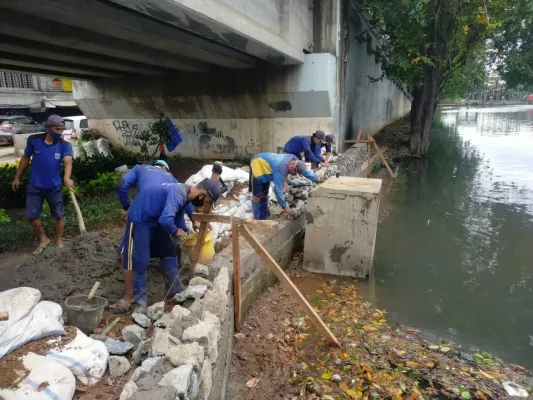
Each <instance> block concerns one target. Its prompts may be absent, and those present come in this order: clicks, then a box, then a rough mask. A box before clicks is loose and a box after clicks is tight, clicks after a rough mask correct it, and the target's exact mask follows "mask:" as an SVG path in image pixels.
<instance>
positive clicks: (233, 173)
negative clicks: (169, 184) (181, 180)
mask: <svg viewBox="0 0 533 400" xmlns="http://www.w3.org/2000/svg"><path fill="white" fill-rule="evenodd" d="M212 173H213V164H210V165H204V166H203V167H202V169H201V170H200V171H198V172H197V173H196V174H194V175H192V176H190V177H189V179H187V180H186V181H185V184H187V185H197V184H198V183H200V182H201V181H203V180H204V179H207V178H211V174H212ZM249 176H250V174H249V173H248V172H246V171H244V170H242V169H240V168H237V169H233V168H229V167H225V166H222V175H220V177H221V178H222V180H223V181H224V182H226V183H229V182H233V181H237V180H239V181H246V182H248V178H249Z"/></svg>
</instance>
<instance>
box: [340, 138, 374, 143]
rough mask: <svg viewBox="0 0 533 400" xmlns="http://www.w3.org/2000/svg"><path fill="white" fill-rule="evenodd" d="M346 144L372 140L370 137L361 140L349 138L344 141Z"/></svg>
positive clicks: (370, 141)
mask: <svg viewBox="0 0 533 400" xmlns="http://www.w3.org/2000/svg"><path fill="white" fill-rule="evenodd" d="M344 143H346V144H357V143H372V140H368V139H360V140H354V139H347V140H345V141H344Z"/></svg>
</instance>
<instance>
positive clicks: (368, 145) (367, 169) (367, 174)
mask: <svg viewBox="0 0 533 400" xmlns="http://www.w3.org/2000/svg"><path fill="white" fill-rule="evenodd" d="M366 138H367V140H370V139H371V137H370V133H367V134H366ZM366 151H367V153H368V159H367V160H368V167H367V168H366V177H367V178H368V177H369V176H370V170H371V169H372V167H371V163H370V142H367V144H366Z"/></svg>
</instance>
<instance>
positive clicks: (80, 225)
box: [68, 189, 87, 234]
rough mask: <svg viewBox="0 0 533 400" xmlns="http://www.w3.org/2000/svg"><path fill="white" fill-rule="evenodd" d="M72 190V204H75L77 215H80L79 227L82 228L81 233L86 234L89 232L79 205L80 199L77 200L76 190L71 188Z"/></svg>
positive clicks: (70, 190)
mask: <svg viewBox="0 0 533 400" xmlns="http://www.w3.org/2000/svg"><path fill="white" fill-rule="evenodd" d="M68 191H69V192H70V199H71V200H72V204H73V205H74V209H75V210H76V216H77V217H78V227H79V228H80V233H81V234H84V233H86V232H87V229H85V222H84V221H83V215H82V213H81V210H80V206H79V205H78V200H76V195H75V194H74V190H72V189H69V190H68Z"/></svg>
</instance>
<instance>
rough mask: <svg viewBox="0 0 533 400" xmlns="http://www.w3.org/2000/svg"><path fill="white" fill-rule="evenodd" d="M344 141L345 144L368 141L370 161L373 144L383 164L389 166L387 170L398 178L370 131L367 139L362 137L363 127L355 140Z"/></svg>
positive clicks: (367, 147)
mask: <svg viewBox="0 0 533 400" xmlns="http://www.w3.org/2000/svg"><path fill="white" fill-rule="evenodd" d="M344 143H345V144H359V143H366V144H367V146H366V149H367V152H368V161H370V153H371V146H373V147H374V149H375V150H376V153H377V154H378V155H379V158H380V159H381V162H382V163H383V165H385V168H387V171H388V172H389V174H390V176H391V177H393V178H396V174H395V173H394V172H392V169H391V167H390V165H389V163H388V162H387V160H386V159H385V156H384V155H383V152H382V151H381V149H380V148H379V146H378V144H377V143H376V141H375V140H374V138H373V137H372V135H371V134H370V133H369V132H367V134H366V139H361V129H359V132H358V133H357V139H355V140H353V139H349V140H345V141H344ZM367 174H370V169H368V172H367ZM367 176H368V175H367Z"/></svg>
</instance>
